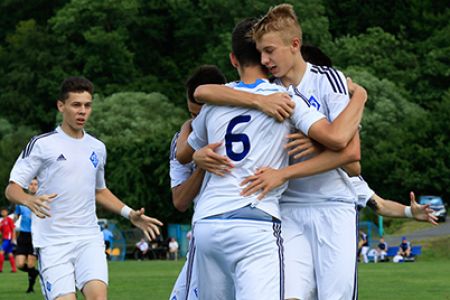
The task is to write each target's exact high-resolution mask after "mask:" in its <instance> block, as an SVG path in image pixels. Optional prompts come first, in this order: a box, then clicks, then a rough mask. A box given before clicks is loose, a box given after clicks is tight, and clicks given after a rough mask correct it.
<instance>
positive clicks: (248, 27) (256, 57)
mask: <svg viewBox="0 0 450 300" xmlns="http://www.w3.org/2000/svg"><path fill="white" fill-rule="evenodd" d="M257 21H258V19H256V18H247V19H244V20H242V21H240V22H239V23H238V24H237V25H236V26H235V27H234V29H233V33H232V36H231V51H233V54H234V56H236V59H237V60H238V62H239V64H240V65H242V66H243V67H249V66H257V65H261V54H260V53H259V52H258V50H257V49H256V44H255V41H254V40H253V38H252V30H253V26H254V25H255V24H256V23H257Z"/></svg>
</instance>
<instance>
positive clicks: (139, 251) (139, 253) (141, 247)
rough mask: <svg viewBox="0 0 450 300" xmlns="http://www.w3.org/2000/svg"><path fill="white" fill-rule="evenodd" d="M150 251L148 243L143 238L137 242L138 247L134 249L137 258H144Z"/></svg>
mask: <svg viewBox="0 0 450 300" xmlns="http://www.w3.org/2000/svg"><path fill="white" fill-rule="evenodd" d="M147 251H148V243H147V242H146V241H145V239H144V238H142V239H141V240H140V241H139V242H137V243H136V249H135V250H134V258H135V259H139V260H141V259H144V258H145V256H146V255H147Z"/></svg>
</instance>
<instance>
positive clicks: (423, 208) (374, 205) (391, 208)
mask: <svg viewBox="0 0 450 300" xmlns="http://www.w3.org/2000/svg"><path fill="white" fill-rule="evenodd" d="M410 200H411V206H410V207H409V208H408V207H407V206H405V205H403V204H400V203H398V202H395V201H392V200H387V199H383V198H381V197H380V196H378V195H377V194H374V195H373V196H372V198H371V199H369V201H368V202H367V206H368V207H370V208H371V209H373V210H374V211H375V212H376V213H377V214H379V215H382V216H384V217H395V218H407V217H413V218H414V219H415V220H417V221H422V222H430V223H431V224H434V225H437V222H436V221H437V218H436V216H434V215H433V210H432V209H431V208H430V206H429V205H428V204H427V205H420V204H418V203H417V202H416V198H415V195H414V193H413V192H411V193H410ZM408 211H409V212H410V213H411V215H408V214H409V213H408Z"/></svg>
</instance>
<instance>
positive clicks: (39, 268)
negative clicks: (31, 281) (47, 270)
mask: <svg viewBox="0 0 450 300" xmlns="http://www.w3.org/2000/svg"><path fill="white" fill-rule="evenodd" d="M36 256H37V259H38V265H39V267H38V271H39V281H40V282H41V289H42V290H43V291H44V297H45V300H50V297H49V296H48V294H47V289H46V288H45V282H44V278H43V277H42V273H41V268H42V262H41V254H40V251H39V249H38V248H36Z"/></svg>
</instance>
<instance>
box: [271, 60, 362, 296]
mask: <svg viewBox="0 0 450 300" xmlns="http://www.w3.org/2000/svg"><path fill="white" fill-rule="evenodd" d="M275 82H276V83H277V84H280V85H281V84H282V82H281V81H280V80H278V79H277V80H276V81H275ZM288 89H289V91H290V92H292V93H295V94H296V95H298V96H300V97H302V98H303V99H305V100H307V101H308V102H309V103H310V105H311V106H313V107H315V108H316V109H317V110H318V111H320V112H322V113H323V114H324V115H325V116H326V117H327V118H328V120H329V121H330V122H332V121H333V120H334V119H335V118H336V117H337V116H338V115H339V114H340V113H341V111H342V110H343V109H344V108H345V107H346V106H347V104H348V102H349V96H348V92H347V85H346V80H345V77H344V76H343V74H342V73H341V72H339V71H336V70H335V69H333V68H327V67H318V66H314V65H311V64H309V63H307V68H306V71H305V74H304V75H303V78H302V80H301V82H300V84H299V85H298V86H292V85H291V86H290V87H289V88H288ZM356 200H357V197H356V193H355V190H354V188H353V186H352V184H351V182H350V180H349V177H348V176H347V174H346V173H345V172H344V171H343V170H341V169H334V170H330V171H327V172H323V173H321V174H318V175H314V176H309V177H305V178H298V179H293V180H290V181H289V185H288V188H287V190H286V191H285V193H284V194H283V195H282V197H281V200H280V206H281V215H282V224H283V239H284V245H285V262H286V263H285V266H286V270H285V271H286V299H289V298H293V299H302V300H307V299H315V298H317V297H318V298H319V299H333V300H334V299H345V300H349V299H355V298H356V297H357V277H356V266H357V265H356V251H357V214H356V209H355V205H356Z"/></svg>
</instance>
